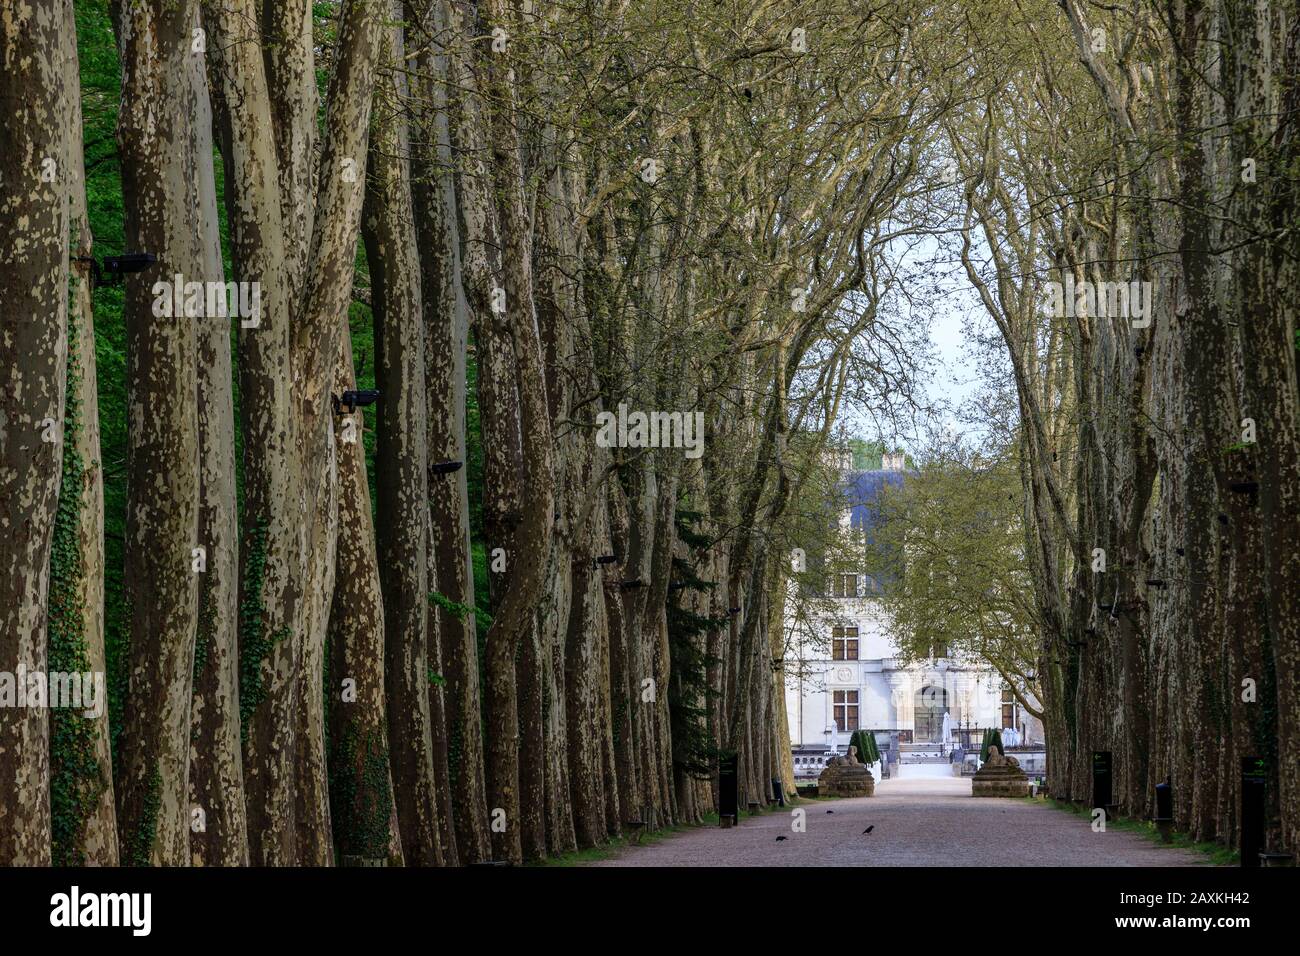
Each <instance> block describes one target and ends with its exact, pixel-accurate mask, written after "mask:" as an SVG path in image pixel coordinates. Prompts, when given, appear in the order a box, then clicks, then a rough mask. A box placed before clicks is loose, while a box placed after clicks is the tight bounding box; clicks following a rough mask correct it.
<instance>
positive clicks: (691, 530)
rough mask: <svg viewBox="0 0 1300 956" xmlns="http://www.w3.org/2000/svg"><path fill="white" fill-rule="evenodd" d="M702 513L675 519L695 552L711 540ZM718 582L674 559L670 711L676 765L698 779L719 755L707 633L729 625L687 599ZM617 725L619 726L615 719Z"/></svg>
mask: <svg viewBox="0 0 1300 956" xmlns="http://www.w3.org/2000/svg"><path fill="white" fill-rule="evenodd" d="M699 517H700V516H699V515H698V514H696V513H695V512H691V511H685V510H679V511H678V512H677V518H676V521H677V536H678V538H679V539H680V540H682V541H683V542H685V543H686V544H688V545H690V546H691V547H692V552H693V554H694V555H696V556H699V554H700V551H701V549H702V548H704V547H707V546H708V543H709V542H708V539H707V537H706V536H704V535H701V534H699V532H698V531H697V530H696V529H695V527H694V525H695V524H696V523H697V522H698V521H699ZM714 586H715V584H714V582H712V581H705V580H703V579H701V578H700V577H699V575H697V574H696V573H695V568H694V567H693V566H692V564H691V562H690V561H687V560H685V559H683V558H678V557H674V558H673V559H672V574H671V576H670V578H669V584H668V587H669V600H668V645H669V658H670V674H669V685H668V712H669V723H670V726H671V728H672V750H673V765H674V766H676V767H677V768H678V769H679V770H681V771H682V772H683V773H686V774H690V775H692V776H696V777H707V776H708V775H709V774H710V772H711V768H712V766H713V761H714V760H715V759H716V756H717V753H716V750H715V748H714V745H713V741H712V739H711V738H710V736H709V728H708V704H709V701H710V700H712V699H713V698H714V697H715V696H716V693H715V692H714V690H713V688H712V687H710V686H709V681H708V669H709V667H711V666H714V665H715V664H716V663H717V658H715V657H712V656H710V655H709V653H708V651H707V650H706V648H707V646H708V640H707V636H708V634H709V633H710V632H712V631H715V630H717V629H718V628H720V627H722V626H723V625H725V624H726V623H727V619H726V618H725V617H722V618H710V617H706V616H704V615H701V614H697V613H696V612H695V611H692V610H691V609H690V608H688V607H686V606H685V602H684V598H685V596H686V593H687V592H693V593H696V594H702V593H707V592H708V591H711V590H712V589H713V588H714ZM616 716H617V715H616ZM614 726H615V727H617V726H618V722H617V720H616V722H615V725H614Z"/></svg>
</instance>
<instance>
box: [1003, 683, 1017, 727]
mask: <svg viewBox="0 0 1300 956" xmlns="http://www.w3.org/2000/svg"><path fill="white" fill-rule="evenodd" d="M1015 725H1016V698H1015V695H1014V694H1012V693H1011V688H1010V687H1004V688H1002V728H1003V729H1004V730H1005V729H1006V728H1008V727H1014V726H1015Z"/></svg>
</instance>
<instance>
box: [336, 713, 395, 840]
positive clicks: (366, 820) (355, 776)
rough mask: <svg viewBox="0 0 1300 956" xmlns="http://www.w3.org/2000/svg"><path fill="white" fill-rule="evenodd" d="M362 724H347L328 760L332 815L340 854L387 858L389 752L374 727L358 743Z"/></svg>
mask: <svg viewBox="0 0 1300 956" xmlns="http://www.w3.org/2000/svg"><path fill="white" fill-rule="evenodd" d="M358 736H359V732H358V729H357V727H356V725H355V724H353V725H351V726H349V727H348V729H347V731H346V732H345V733H344V735H343V739H342V740H341V741H339V743H338V747H337V748H336V749H335V750H334V751H333V752H332V754H331V759H330V814H331V820H332V823H333V827H334V846H335V853H336V854H338V856H340V857H343V856H356V857H363V858H366V859H371V860H376V859H385V858H387V856H388V844H389V842H390V840H391V837H392V833H391V831H390V829H389V823H390V820H391V814H392V806H393V793H392V788H391V786H390V784H389V770H388V751H387V750H386V749H385V747H384V744H383V740H382V735H381V734H380V733H379V732H378V731H370V732H369V733H367V734H366V735H365V740H364V741H363V743H362V745H361V746H360V747H358V745H357V738H358Z"/></svg>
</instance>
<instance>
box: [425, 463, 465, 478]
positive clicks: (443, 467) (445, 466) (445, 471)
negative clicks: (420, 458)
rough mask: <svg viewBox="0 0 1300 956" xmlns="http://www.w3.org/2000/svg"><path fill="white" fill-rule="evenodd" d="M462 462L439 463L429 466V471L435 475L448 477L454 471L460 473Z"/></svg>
mask: <svg viewBox="0 0 1300 956" xmlns="http://www.w3.org/2000/svg"><path fill="white" fill-rule="evenodd" d="M463 464H465V463H464V462H463V461H439V462H435V463H434V464H432V465H430V466H429V471H430V472H432V473H433V474H435V475H450V474H451V473H452V472H454V471H460V467H461V465H463Z"/></svg>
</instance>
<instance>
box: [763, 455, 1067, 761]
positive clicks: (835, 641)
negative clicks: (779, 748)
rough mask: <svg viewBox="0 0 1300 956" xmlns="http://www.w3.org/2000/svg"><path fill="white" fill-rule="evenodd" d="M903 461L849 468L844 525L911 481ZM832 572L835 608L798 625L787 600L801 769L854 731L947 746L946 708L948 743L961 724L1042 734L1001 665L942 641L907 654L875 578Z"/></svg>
mask: <svg viewBox="0 0 1300 956" xmlns="http://www.w3.org/2000/svg"><path fill="white" fill-rule="evenodd" d="M903 461H904V459H903V455H902V454H901V453H898V454H886V455H884V460H883V464H884V467H883V468H881V469H879V470H875V471H852V470H845V471H844V472H843V473H844V481H845V485H846V490H847V504H848V507H847V510H846V511H845V512H844V513H843V514H841V516H840V525H841V527H843V528H845V529H849V530H852V531H853V532H862V531H864V530H865V531H868V532H869V530H870V528H871V527H873V526H874V521H875V518H876V502H877V500H878V497H879V495H880V493H881V490H882V489H883V488H884V487H885V486H886V485H894V486H898V485H901V484H902V482H903V481H904V480H905V477H906V473H905V471H904V467H903ZM830 577H831V580H830V581H829V582H828V590H827V595H828V597H829V598H830V603H831V604H832V608H831V610H829V611H822V610H817V611H814V612H813V613H811V614H809V615H807V616H805V617H804V619H803V620H802V621H796V620H795V619H794V618H793V615H792V614H791V612H790V608H791V607H793V606H794V604H795V602H794V601H793V600H790V601H787V602H786V607H787V612H786V619H785V637H786V652H785V660H784V669H785V674H786V714H787V717H788V719H789V723H790V743H791V747H792V749H793V750H794V751H795V754H796V770H798V768H799V766H800V764H801V760H800V755H801V754H802V755H804V760H807V755H809V754H813V753H824V752H826V751H829V750H832V749H835V748H836V747H838V748H839V749H841V750H842V749H843V748H844V746H845V745H846V744H847V742H848V739H849V736H850V735H851V734H852V732H853V731H855V730H871V731H875V732H877V733H878V734H880V735H882V738H883V735H884V734H886V733H888V734H889V735H890V736H891V737H892V738H894V739H896V740H897V741H898V742H899V743H900V744H912V745H917V744H934V745H935V746H936V749H937V748H941V747H942V745H943V743H944V739H945V738H944V729H945V728H944V715H945V714H947V715H948V726H949V728H950V731H951V735H950V737H949V740H952V739H953V738H957V737H959V736H960V731H961V729H962V728H963V727H970V728H987V727H998V728H1006V729H1013V730H1015V731H1017V732H1018V736H1019V739H1020V740H1021V742H1023V743H1039V742H1041V741H1042V740H1043V730H1042V725H1041V724H1040V723H1039V721H1038V720H1036V719H1035V718H1033V717H1031V716H1030V715H1029V714H1028V713H1026V712H1025V710H1024V708H1023V707H1022V706H1021V705H1020V704H1019V703H1018V702H1016V700H1015V698H1014V696H1013V695H1012V693H1011V691H1010V689H1009V688H1006V687H1005V686H1004V684H1003V681H1002V679H1001V677H1000V676H999V674H998V673H997V671H996V670H995V669H993V668H992V667H991V666H989V665H988V664H987V663H985V662H984V661H982V660H978V659H971V658H963V657H958V656H955V655H954V654H952V653H950V651H949V649H948V648H947V647H946V646H944V645H936V646H934V647H932V648H931V653H930V655H929V657H928V658H925V659H921V660H912V661H910V662H909V661H906V660H904V659H903V657H902V655H901V652H900V650H899V646H898V644H897V642H896V641H895V640H894V637H893V635H892V633H891V626H890V620H889V617H888V614H887V612H886V611H885V610H884V609H883V607H882V606H881V603H880V600H879V595H880V586H879V584H878V582H876V581H875V580H874V579H873V578H872V577H871V576H870V575H868V574H865V573H861V572H856V573H855V572H849V573H843V574H834V575H831V576H830ZM791 586H792V587H793V586H795V585H793V584H792V585H791ZM1012 739H1015V737H1013V738H1012Z"/></svg>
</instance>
